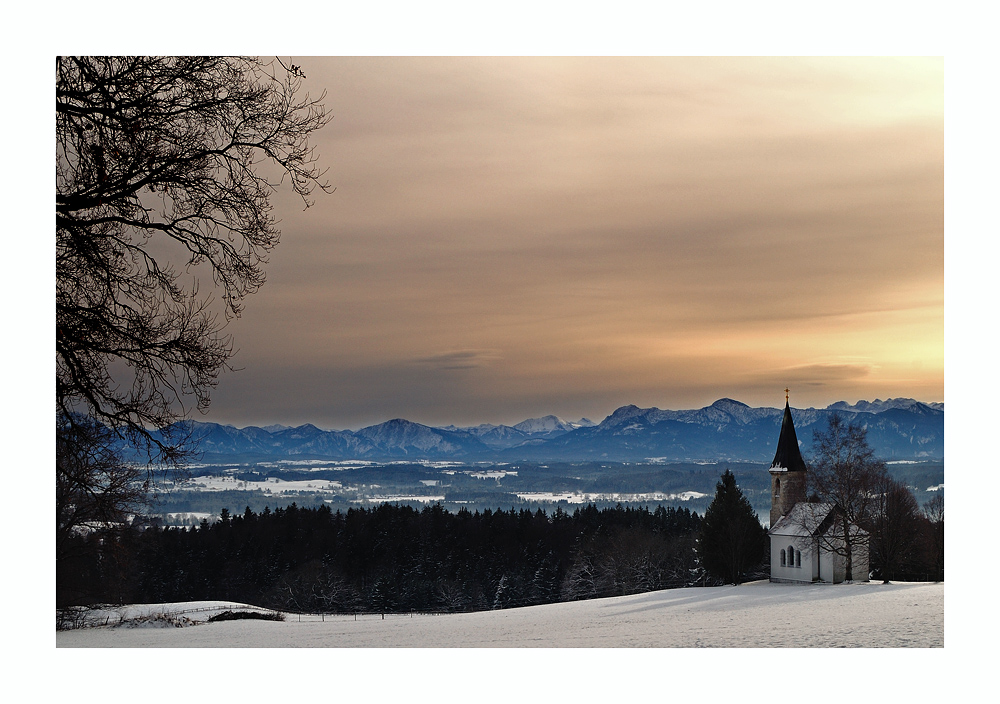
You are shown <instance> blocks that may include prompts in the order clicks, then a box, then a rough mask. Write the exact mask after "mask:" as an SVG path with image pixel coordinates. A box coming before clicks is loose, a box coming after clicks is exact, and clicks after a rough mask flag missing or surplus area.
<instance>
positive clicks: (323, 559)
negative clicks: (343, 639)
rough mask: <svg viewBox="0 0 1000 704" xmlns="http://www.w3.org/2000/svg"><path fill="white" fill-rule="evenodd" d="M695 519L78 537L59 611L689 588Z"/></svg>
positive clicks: (394, 512)
mask: <svg viewBox="0 0 1000 704" xmlns="http://www.w3.org/2000/svg"><path fill="white" fill-rule="evenodd" d="M700 523H701V519H700V518H699V516H698V514H696V513H692V512H691V511H689V510H688V509H678V508H672V507H670V508H664V507H662V506H661V507H657V508H656V509H655V510H654V511H650V510H649V509H647V508H645V507H642V508H632V507H627V508H625V507H622V506H620V505H619V506H618V507H616V508H613V509H612V508H606V509H601V510H599V509H597V508H596V507H595V506H593V505H590V506H587V507H586V508H581V509H578V510H576V511H575V512H574V513H572V514H568V513H566V512H564V511H562V510H561V509H557V510H556V511H555V512H554V513H553V514H552V515H547V514H546V513H545V512H544V511H542V510H541V509H539V510H538V511H536V512H534V513H533V512H531V511H528V510H523V509H522V510H520V511H515V510H514V509H511V510H510V511H504V510H498V511H491V510H486V511H483V512H482V513H480V512H479V511H476V512H474V513H473V512H470V511H467V510H460V511H458V512H457V513H451V512H449V511H447V510H445V509H443V508H442V507H441V506H437V505H435V506H429V507H426V508H424V509H422V510H417V509H414V508H411V507H409V506H398V505H391V504H383V505H381V506H379V507H376V508H371V509H365V508H358V509H353V508H352V509H349V510H348V511H347V512H346V513H342V512H340V511H337V512H333V511H331V510H330V509H329V508H327V507H325V506H321V507H319V508H299V507H297V506H296V505H295V504H292V505H291V506H289V507H288V508H279V509H276V510H275V511H273V512H272V511H269V510H267V509H265V510H264V511H263V512H261V513H254V512H253V511H251V510H250V509H249V508H247V509H246V511H245V512H244V513H243V514H242V515H236V516H232V515H230V514H229V513H228V511H223V517H222V520H220V521H218V522H216V523H212V524H209V523H208V522H207V521H203V522H202V524H201V525H200V526H198V527H194V528H191V529H184V528H169V529H158V528H148V529H146V530H143V531H137V530H134V529H130V530H123V531H119V532H117V533H115V534H111V533H105V534H103V535H98V534H92V535H90V536H88V537H87V538H80V539H79V541H80V544H79V546H78V547H79V548H80V550H79V551H78V553H77V556H76V557H75V559H73V560H72V562H67V563H66V564H63V565H61V566H60V568H59V570H58V575H57V577H58V582H59V590H58V591H59V594H58V600H59V601H60V605H68V604H71V603H95V602H100V603H158V602H175V601H196V600H214V599H226V600H233V601H240V602H247V603H253V604H259V605H261V606H267V607H270V608H275V609H283V610H287V611H299V612H312V613H337V612H341V613H344V612H346V613H350V612H407V611H473V610H476V611H478V610H485V609H496V608H507V607H513V606H526V605H531V604H544V603H550V602H555V601H566V600H573V599H584V598H592V597H601V596H615V595H623V594H632V593H637V592H642V591H649V590H654V589H664V588H669V587H677V586H685V585H688V584H691V583H693V582H695V581H697V580H698V579H699V578H700V576H701V573H700V570H699V568H698V565H697V561H696V555H695V550H694V548H695V540H696V536H697V534H698V529H699V526H700Z"/></svg>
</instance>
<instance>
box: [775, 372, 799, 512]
mask: <svg viewBox="0 0 1000 704" xmlns="http://www.w3.org/2000/svg"><path fill="white" fill-rule="evenodd" d="M768 471H769V472H770V473H771V526H772V527H773V526H774V524H775V523H777V522H778V519H779V518H781V517H782V516H786V515H788V512H789V511H791V510H792V506H794V505H795V504H797V503H799V502H800V501H805V500H806V463H805V462H804V461H803V460H802V453H801V452H800V451H799V441H798V438H796V437H795V425H794V424H793V423H792V411H791V409H790V408H789V406H788V389H785V415H784V416H783V417H782V419H781V434H780V435H779V436H778V449H777V451H776V452H775V453H774V461H773V462H771V468H770V469H769V470H768Z"/></svg>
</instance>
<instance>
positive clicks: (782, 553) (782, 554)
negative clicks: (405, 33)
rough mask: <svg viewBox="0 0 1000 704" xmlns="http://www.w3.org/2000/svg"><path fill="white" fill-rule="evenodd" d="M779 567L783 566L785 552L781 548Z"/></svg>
mask: <svg viewBox="0 0 1000 704" xmlns="http://www.w3.org/2000/svg"><path fill="white" fill-rule="evenodd" d="M781 566H782V567H784V566H785V550H784V548H782V550H781Z"/></svg>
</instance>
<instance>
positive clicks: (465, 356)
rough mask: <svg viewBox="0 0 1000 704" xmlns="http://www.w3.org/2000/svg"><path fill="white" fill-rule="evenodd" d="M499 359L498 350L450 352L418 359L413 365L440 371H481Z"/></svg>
mask: <svg viewBox="0 0 1000 704" xmlns="http://www.w3.org/2000/svg"><path fill="white" fill-rule="evenodd" d="M500 358H501V354H500V351H499V350H452V351H449V352H440V353H438V354H433V355H430V356H428V357H420V358H417V359H415V360H414V363H415V364H417V365H418V366H421V367H427V368H430V369H434V370H440V371H456V370H465V369H481V368H483V367H487V366H489V365H491V364H493V363H494V362H495V361H496V360H498V359H500Z"/></svg>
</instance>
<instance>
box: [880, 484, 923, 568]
mask: <svg viewBox="0 0 1000 704" xmlns="http://www.w3.org/2000/svg"><path fill="white" fill-rule="evenodd" d="M873 499H874V505H873V507H872V515H871V519H870V523H869V530H870V533H871V537H870V542H871V544H870V548H869V551H870V552H869V554H870V555H871V560H872V566H873V567H874V568H875V569H877V570H878V572H879V573H880V574H881V576H882V581H883V583H885V584H888V583H889V579H890V578H892V576H893V575H894V574H895V573H896V572H898V571H899V570H900V569H901V568H902V567H903V565H904V564H906V563H907V561H909V560H910V559H911V558H912V557H913V555H914V552H915V550H916V548H917V542H918V537H919V533H920V524H919V520H920V508H919V506H917V500H916V499H915V498H914V497H913V493H912V492H911V491H910V489H909V487H907V486H906V485H905V484H903V483H902V482H900V481H897V480H895V479H893V478H892V477H890V476H889V475H888V474H885V473H884V474H882V475H880V476H878V477H876V479H875V482H874V496H873Z"/></svg>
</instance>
